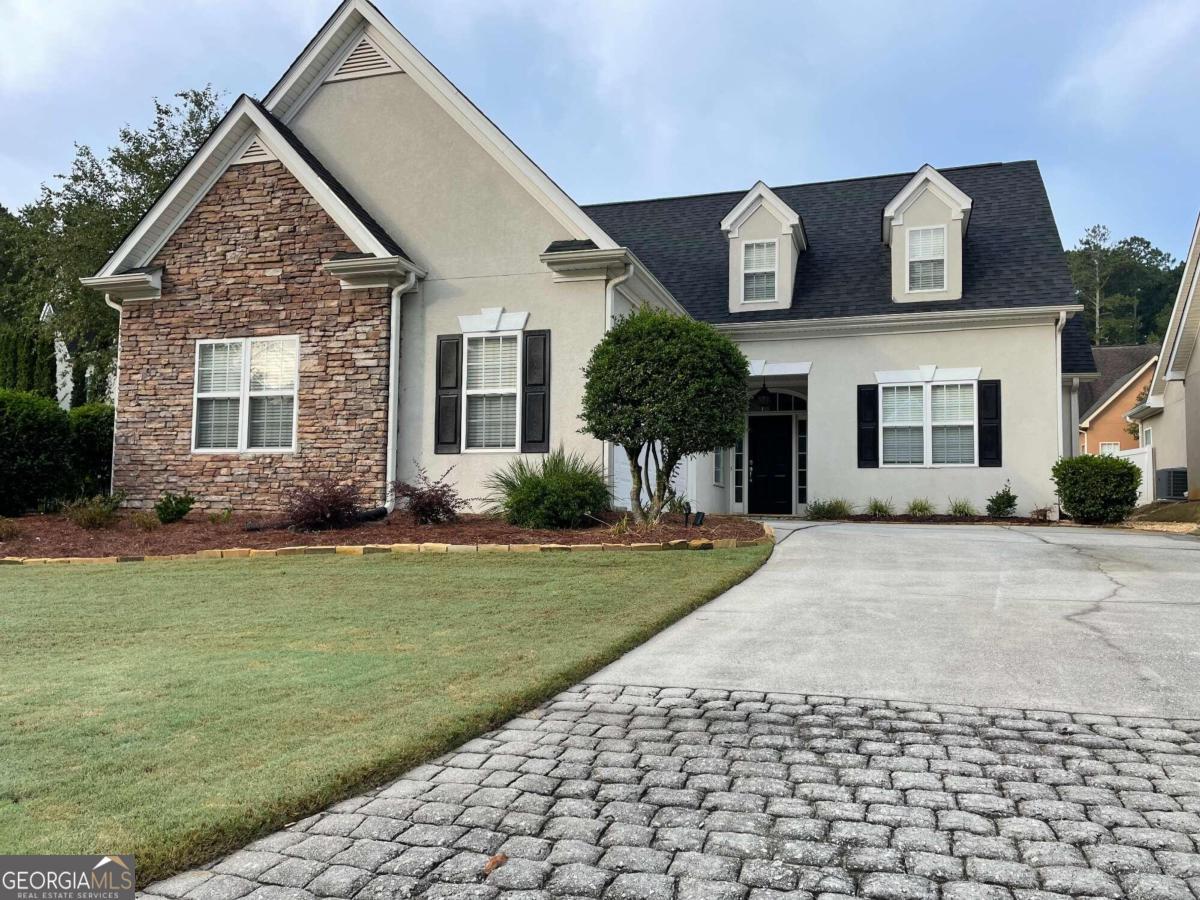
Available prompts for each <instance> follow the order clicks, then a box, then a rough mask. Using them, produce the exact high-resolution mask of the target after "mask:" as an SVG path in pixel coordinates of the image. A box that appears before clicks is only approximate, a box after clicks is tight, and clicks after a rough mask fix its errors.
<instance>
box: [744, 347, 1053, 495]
mask: <svg viewBox="0 0 1200 900" xmlns="http://www.w3.org/2000/svg"><path fill="white" fill-rule="evenodd" d="M740 346H741V347H742V350H743V351H744V352H745V354H746V355H747V357H750V358H752V359H765V360H767V361H774V362H788V361H795V362H811V363H812V369H811V372H810V374H809V376H808V384H807V395H808V435H809V437H808V495H809V499H810V500H812V499H814V498H831V497H841V498H845V499H847V500H849V501H851V502H852V503H854V504H855V505H857V506H862V505H864V504H865V503H866V502H867V500H868V499H869V498H871V497H880V498H891V500H892V501H893V503H894V504H895V505H896V506H897V507H898V508H903V506H904V505H905V504H907V503H908V501H910V500H912V499H914V498H916V497H925V498H928V499H929V500H930V501H932V502H933V503H934V505H935V506H936V507H938V508H939V510H944V509H945V507H946V505H947V502H948V500H949V499H950V498H966V499H968V500H970V501H971V502H972V503H973V504H974V505H975V506H976V507H978V508H981V509H982V507H983V506H984V504H985V503H986V501H987V498H988V497H989V496H990V495H991V494H993V493H995V491H997V490H998V489H999V488H1001V487H1002V486H1003V485H1004V482H1005V480H1006V479H1008V480H1010V481H1011V482H1012V487H1013V490H1014V491H1015V492H1016V493H1017V494H1018V496H1019V498H1020V501H1019V508H1020V510H1021V511H1022V512H1028V511H1029V510H1030V509H1031V508H1032V507H1035V506H1048V505H1050V504H1052V503H1053V502H1054V489H1053V484H1052V483H1051V481H1050V467H1051V466H1052V465H1053V464H1054V461H1055V460H1056V459H1057V458H1058V455H1059V447H1058V429H1057V428H1056V423H1057V421H1058V394H1059V389H1060V388H1059V385H1058V372H1057V364H1056V358H1055V353H1056V344H1055V333H1054V326H1053V325H1052V324H1045V325H1026V326H1020V327H1011V328H989V329H973V330H962V331H952V332H929V333H919V334H890V335H858V336H854V337H846V338H821V339H814V340H798V339H793V340H780V341H746V342H741V343H740ZM933 364H936V365H937V366H941V367H947V368H957V367H975V366H978V367H980V368H981V373H980V378H982V379H999V380H1000V382H1001V395H1002V402H1001V405H1002V409H1001V415H1002V429H1003V447H1004V449H1003V465H1002V466H1000V467H996V468H979V467H974V466H972V467H962V468H900V467H895V468H892V467H883V468H877V469H868V468H863V469H860V468H858V467H857V417H856V412H855V410H856V393H855V392H856V388H857V386H858V385H860V384H875V383H876V378H875V373H876V372H877V371H889V370H908V369H916V368H918V367H919V366H921V365H933Z"/></svg>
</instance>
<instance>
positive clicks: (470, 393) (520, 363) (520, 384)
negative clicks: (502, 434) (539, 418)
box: [459, 331, 525, 453]
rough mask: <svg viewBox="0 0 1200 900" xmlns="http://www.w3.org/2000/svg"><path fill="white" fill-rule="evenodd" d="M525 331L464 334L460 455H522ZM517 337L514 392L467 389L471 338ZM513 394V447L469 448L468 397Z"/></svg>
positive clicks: (472, 332)
mask: <svg viewBox="0 0 1200 900" xmlns="http://www.w3.org/2000/svg"><path fill="white" fill-rule="evenodd" d="M522 334H524V332H523V331H468V332H463V336H462V339H463V345H462V350H463V352H462V393H463V400H462V423H461V428H462V449H461V450H460V451H459V452H460V453H520V452H521V405H522V404H521V394H522V392H523V390H524V388H525V379H524V377H523V376H524V373H525V342H524V341H523V340H522V339H521V335H522ZM489 337H492V338H495V337H515V338H516V339H517V384H516V387H515V388H513V389H512V390H508V389H505V390H502V391H498V390H494V389H492V388H468V387H467V359H468V357H469V356H470V341H471V338H489ZM504 394H512V395H513V396H515V397H516V398H517V429H516V431H515V432H514V434H513V446H512V447H468V446H467V406H468V405H469V404H468V403H467V398H468V397H479V396H488V395H494V396H502V395H504Z"/></svg>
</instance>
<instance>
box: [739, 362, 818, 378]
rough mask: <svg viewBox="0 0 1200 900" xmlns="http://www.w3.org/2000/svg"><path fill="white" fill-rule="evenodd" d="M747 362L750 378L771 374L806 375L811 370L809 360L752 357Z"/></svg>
mask: <svg viewBox="0 0 1200 900" xmlns="http://www.w3.org/2000/svg"><path fill="white" fill-rule="evenodd" d="M749 362H750V377H751V378H768V377H770V376H772V375H808V373H809V372H810V371H811V370H812V363H811V362H767V361H766V360H765V359H752V360H750V361H749Z"/></svg>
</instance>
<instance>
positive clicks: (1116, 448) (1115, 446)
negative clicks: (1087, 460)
mask: <svg viewBox="0 0 1200 900" xmlns="http://www.w3.org/2000/svg"><path fill="white" fill-rule="evenodd" d="M1105 447H1108V448H1109V449H1108V450H1105V449H1104V448H1105ZM1120 452H1121V442H1120V441H1101V442H1100V448H1099V450H1098V451H1097V455H1098V456H1115V455H1116V454H1117V453H1120Z"/></svg>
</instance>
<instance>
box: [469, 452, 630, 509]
mask: <svg viewBox="0 0 1200 900" xmlns="http://www.w3.org/2000/svg"><path fill="white" fill-rule="evenodd" d="M486 486H487V488H488V489H489V490H490V491H491V492H492V497H491V499H492V503H493V508H494V509H495V510H496V511H497V512H499V513H500V514H501V515H503V516H504V518H505V520H507V521H508V522H509V523H510V524H512V525H520V526H522V527H523V528H578V527H580V526H581V525H587V524H590V523H592V522H595V521H596V520H597V519H599V518H600V516H601V515H603V514H604V513H606V512H607V511H608V509H609V506H610V502H609V495H608V485H607V484H605V481H604V473H603V472H602V471H601V469H600V465H599V464H598V463H596V462H592V461H591V460H588V459H587V458H586V457H585V456H584V455H583V454H582V453H567V452H566V451H565V450H564V449H563V448H562V447H559V448H558V449H557V450H554V451H552V452H551V453H548V454H547V455H546V456H545V457H544V458H543V459H541V460H538V461H536V462H529V461H528V460H527V459H526V458H525V457H517V458H516V459H514V460H512V461H511V462H510V463H508V465H506V466H504V468H502V469H500V470H498V471H497V472H495V473H494V474H492V476H491V477H490V478H488V480H487V482H486Z"/></svg>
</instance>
